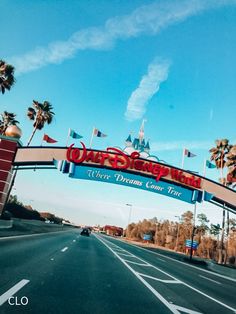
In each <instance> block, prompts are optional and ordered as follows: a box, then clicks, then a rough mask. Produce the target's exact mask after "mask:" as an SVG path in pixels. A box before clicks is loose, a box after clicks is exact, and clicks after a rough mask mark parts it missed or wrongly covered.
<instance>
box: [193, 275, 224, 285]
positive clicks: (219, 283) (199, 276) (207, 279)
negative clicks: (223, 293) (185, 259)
mask: <svg viewBox="0 0 236 314" xmlns="http://www.w3.org/2000/svg"><path fill="white" fill-rule="evenodd" d="M198 276H199V277H202V278H204V279H207V280H210V281H212V282H215V283H217V284H218V285H221V283H220V282H219V281H216V280H213V279H211V278H208V277H205V276H202V275H198Z"/></svg>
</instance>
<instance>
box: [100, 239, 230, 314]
mask: <svg viewBox="0 0 236 314" xmlns="http://www.w3.org/2000/svg"><path fill="white" fill-rule="evenodd" d="M106 241H107V242H108V243H110V241H108V240H106ZM135 247H136V246H135ZM145 251H148V252H149V250H145ZM127 252H128V251H127ZM157 254H158V253H157ZM137 258H138V259H139V260H140V261H142V262H144V263H147V262H146V261H145V260H143V259H142V258H139V257H137ZM120 259H121V258H120ZM171 259H172V258H171ZM183 264H184V265H185V263H183ZM149 265H150V266H152V267H153V268H154V269H157V270H158V271H160V272H162V273H163V274H166V275H167V276H169V277H171V278H173V279H175V280H177V281H179V282H181V283H182V284H183V285H185V286H186V287H188V288H190V289H192V290H193V291H196V292H197V293H199V294H201V295H203V296H205V297H206V298H208V299H210V300H212V301H214V302H216V303H218V304H220V305H222V306H224V307H226V308H227V309H229V310H231V311H233V312H234V313H236V308H233V307H231V306H229V305H227V304H225V303H223V302H221V301H219V300H216V299H215V298H213V297H211V296H209V295H208V294H206V293H204V292H202V291H200V290H198V289H196V288H194V287H192V286H190V285H189V284H187V283H185V282H184V281H181V280H179V279H177V278H176V277H174V276H172V275H170V274H168V273H167V272H165V271H163V270H161V269H160V268H158V267H156V266H154V265H152V264H149ZM195 268H197V267H195Z"/></svg>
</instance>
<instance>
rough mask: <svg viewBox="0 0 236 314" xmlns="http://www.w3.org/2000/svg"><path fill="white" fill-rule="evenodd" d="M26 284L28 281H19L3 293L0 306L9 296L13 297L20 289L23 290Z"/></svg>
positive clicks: (0, 297)
mask: <svg viewBox="0 0 236 314" xmlns="http://www.w3.org/2000/svg"><path fill="white" fill-rule="evenodd" d="M27 283H29V280H27V279H22V280H21V281H19V282H18V283H17V284H16V285H15V286H13V287H12V288H10V289H9V290H7V291H6V292H5V293H3V294H2V295H1V296H0V306H1V305H3V303H5V302H6V301H7V300H8V299H9V298H10V297H11V296H13V295H14V294H15V293H16V292H17V291H19V290H20V289H21V288H23V287H24V286H25V285H26V284H27Z"/></svg>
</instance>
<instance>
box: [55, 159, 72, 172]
mask: <svg viewBox="0 0 236 314" xmlns="http://www.w3.org/2000/svg"><path fill="white" fill-rule="evenodd" d="M53 163H54V165H55V167H56V168H57V169H58V170H59V171H61V172H63V173H68V172H69V167H70V163H69V162H68V161H66V160H56V159H53Z"/></svg>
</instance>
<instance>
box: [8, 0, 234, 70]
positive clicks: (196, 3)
mask: <svg viewBox="0 0 236 314" xmlns="http://www.w3.org/2000/svg"><path fill="white" fill-rule="evenodd" d="M227 4H235V0H208V1H205V0H164V1H155V2H153V3H152V4H150V5H144V6H141V7H138V8H137V9H136V10H134V11H133V12H131V14H128V15H124V16H117V17H114V18H111V19H109V20H107V21H106V22H105V24H104V25H103V26H100V27H90V28H86V29H82V30H79V31H78V32H75V33H74V34H72V35H71V36H70V37H69V38H68V40H65V41H55V42H51V43H49V44H48V45H47V46H46V47H37V48H35V49H34V50H32V51H29V52H27V53H25V54H23V55H20V56H13V57H12V58H8V60H9V62H10V63H12V64H14V66H15V68H16V73H17V75H19V74H22V73H26V72H29V71H33V70H36V69H39V68H41V67H43V66H46V65H48V64H55V63H61V62H63V61H64V60H66V59H69V58H72V57H74V56H75V54H76V53H77V52H78V51H80V50H85V49H93V50H99V49H100V50H101V49H102V50H104V49H109V48H111V47H112V46H114V45H115V43H116V41H117V40H125V39H129V38H133V37H137V36H140V35H145V34H146V35H155V34H158V33H159V32H160V31H161V30H163V29H165V28H167V27H168V26H170V25H172V24H175V23H178V22H181V21H184V20H186V19H187V18H189V17H191V16H194V15H196V14H199V13H200V12H202V11H205V10H209V9H211V8H216V7H219V6H222V5H227Z"/></svg>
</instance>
